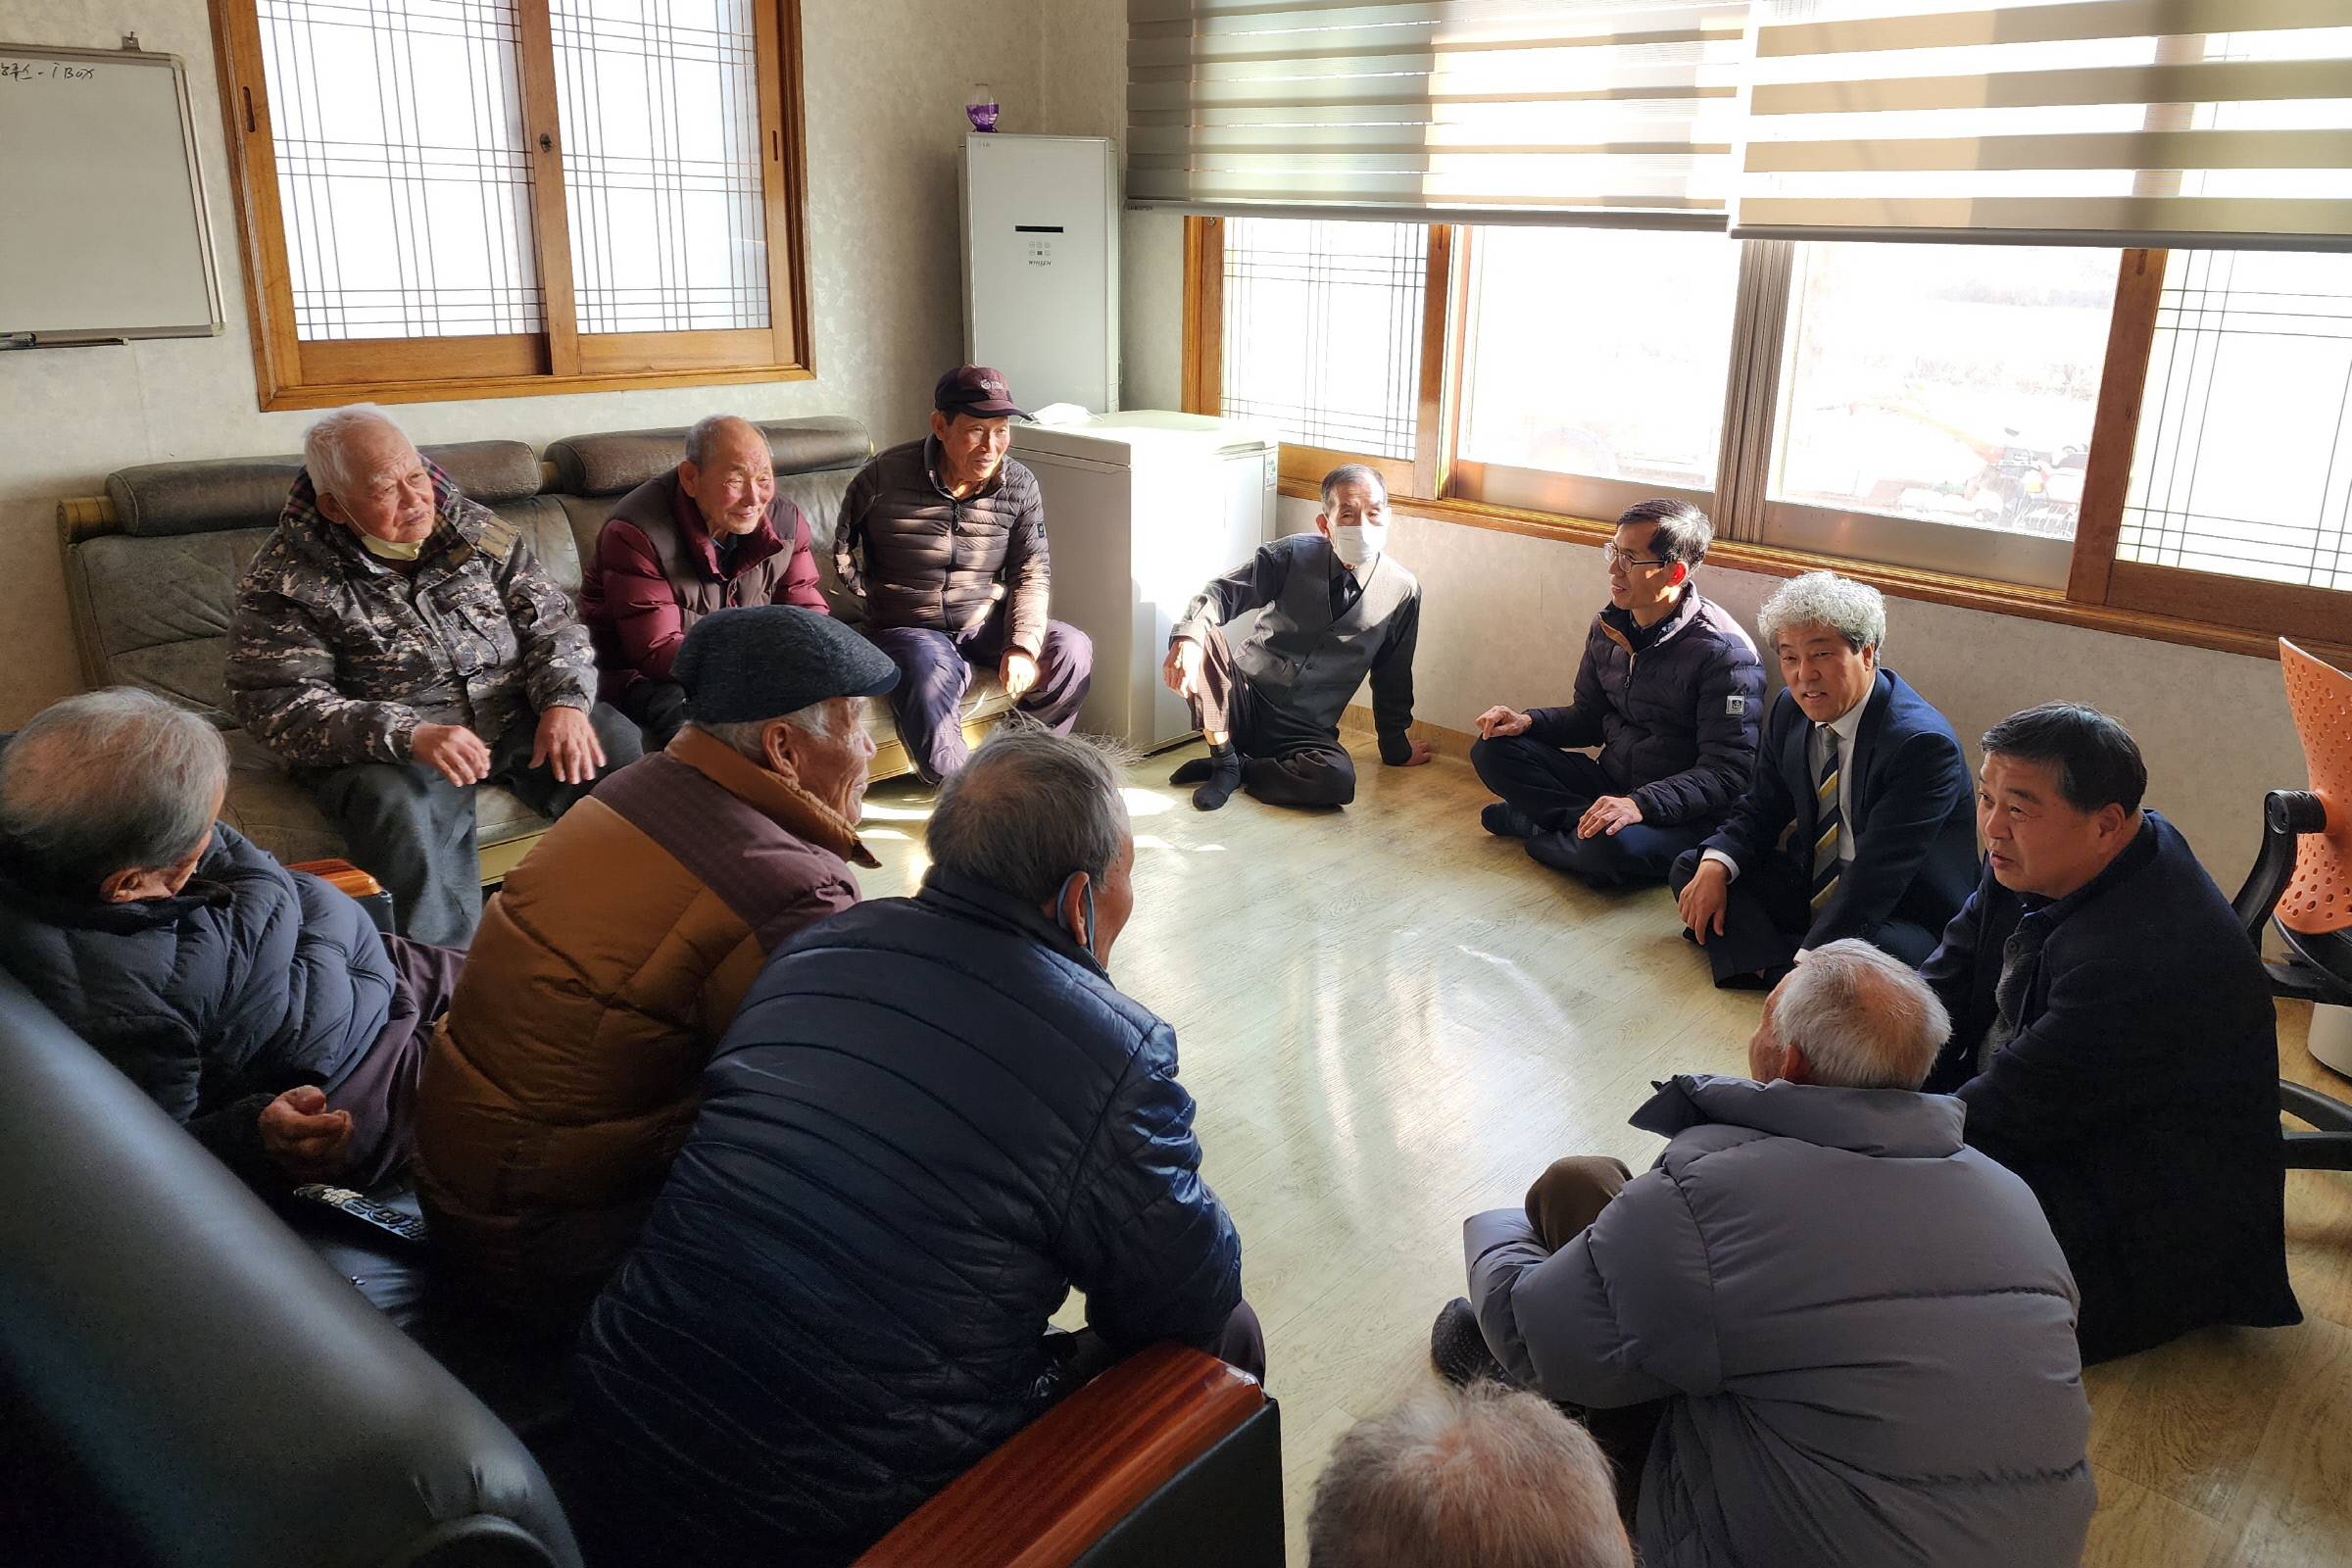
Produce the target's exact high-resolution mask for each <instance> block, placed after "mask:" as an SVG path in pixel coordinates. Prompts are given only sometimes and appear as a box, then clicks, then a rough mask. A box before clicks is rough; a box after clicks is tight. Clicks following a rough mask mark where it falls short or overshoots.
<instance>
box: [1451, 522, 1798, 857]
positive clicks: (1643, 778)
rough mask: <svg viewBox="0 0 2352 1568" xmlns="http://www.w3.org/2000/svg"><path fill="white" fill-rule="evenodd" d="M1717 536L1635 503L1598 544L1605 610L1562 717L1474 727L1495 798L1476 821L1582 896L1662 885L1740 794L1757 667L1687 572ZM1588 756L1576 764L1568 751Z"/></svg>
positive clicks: (1501, 720) (1476, 750) (1522, 716)
mask: <svg viewBox="0 0 2352 1568" xmlns="http://www.w3.org/2000/svg"><path fill="white" fill-rule="evenodd" d="M1714 537H1715V530H1714V528H1713V526H1712V525H1711V524H1709V523H1708V521H1707V515H1706V514H1705V513H1703V512H1701V511H1699V510H1698V509H1697V508H1696V507H1694V506H1691V504H1690V503H1689V502H1686V501H1644V502H1642V504H1641V505H1639V506H1637V507H1635V508H1634V509H1633V510H1632V511H1630V512H1628V513H1626V515H1624V516H1622V517H1620V518H1618V519H1617V537H1616V538H1614V539H1612V540H1610V541H1609V542H1608V544H1606V545H1605V546H1603V547H1602V549H1601V556H1602V559H1603V560H1605V561H1606V562H1607V563H1608V567H1609V605H1608V608H1607V609H1606V610H1603V611H1602V612H1601V613H1599V614H1597V615H1594V616H1593V628H1592V630H1591V631H1590V632H1589V633H1587V634H1586V637H1585V657H1584V662H1583V663H1581V664H1579V665H1578V666H1577V671H1576V695H1575V697H1574V699H1573V700H1572V701H1571V702H1570V703H1569V705H1568V706H1567V707H1566V708H1537V709H1531V710H1529V711H1527V712H1524V713H1519V712H1513V711H1511V710H1510V709H1508V708H1490V709H1488V710H1487V711H1485V712H1483V713H1481V714H1479V715H1478V733H1479V735H1480V736H1481V737H1482V738H1481V739H1480V740H1479V741H1478V742H1476V743H1475V744H1474V745H1472V746H1471V748H1470V765H1471V766H1473V767H1475V768H1477V769H1478V776H1479V779H1480V781H1481V782H1482V783H1484V784H1485V785H1486V786H1487V788H1489V789H1491V790H1493V791H1494V792H1495V794H1497V795H1499V796H1501V797H1502V799H1501V801H1500V802H1498V803H1497V804H1495V805H1494V806H1490V807H1488V808H1487V809H1486V810H1485V812H1484V813H1483V814H1482V815H1481V816H1480V818H1479V820H1480V821H1481V822H1483V823H1484V824H1485V825H1486V829H1487V831H1488V832H1490V833H1493V834H1496V835H1498V836H1500V837H1504V838H1517V839H1525V840H1526V841H1527V853H1528V855H1529V856H1530V857H1531V858H1534V859H1536V860H1538V861H1540V862H1541V863H1543V864H1544V865H1548V866H1551V867H1553V868H1554V869H1557V870H1561V871H1567V872H1571V873H1573V874H1574V875H1576V876H1578V877H1581V878H1582V879H1583V880H1584V881H1585V882H1586V883H1588V884H1589V885H1591V886H1593V887H1598V888H1612V887H1624V886H1627V885H1630V884H1634V883H1642V882H1663V881H1665V880H1666V873H1667V872H1668V871H1669V870H1670V869H1672V867H1673V865H1674V859H1675V857H1676V856H1678V855H1681V854H1682V853H1683V852H1684V851H1686V850H1691V849H1696V848H1697V847H1698V846H1699V844H1700V843H1701V842H1702V841H1704V840H1705V838H1706V837H1707V835H1708V834H1709V833H1712V832H1713V831H1714V830H1715V828H1716V826H1717V824H1718V823H1720V822H1721V820H1722V818H1723V813H1724V812H1725V811H1726V810H1727V809H1729V808H1730V807H1731V804H1732V803H1733V802H1734V801H1736V800H1738V799H1739V798H1740V792H1741V791H1742V790H1744V789H1746V788H1747V785H1748V780H1749V778H1750V777H1751V776H1752V775H1753V774H1754V772H1755V770H1756V726H1757V725H1758V724H1759V723H1760V722H1761V721H1762V720H1763V717H1764V666H1763V664H1762V663H1761V662H1759V661H1758V660H1757V658H1756V645H1755V644H1754V643H1752V642H1750V641H1749V640H1748V636H1747V633H1746V632H1745V631H1743V630H1741V629H1740V623H1739V622H1738V621H1736V620H1734V619H1733V618H1732V616H1731V613H1730V612H1729V611H1727V610H1725V609H1724V608H1723V607H1722V606H1721V605H1718V604H1714V603H1712V602H1711V601H1709V600H1707V599H1706V598H1704V597H1703V596H1701V595H1700V593H1699V591H1698V585H1697V584H1695V583H1693V582H1692V581H1691V571H1692V570H1693V569H1695V568H1696V567H1697V565H1698V564H1699V563H1700V562H1702V561H1704V560H1706V558H1707V546H1708V544H1709V543H1710V542H1712V541H1713V539H1714ZM1586 746H1598V747H1599V748H1600V755H1599V756H1598V757H1597V758H1595V757H1590V756H1588V755H1586V754H1585V753H1584V752H1583V751H1580V750H1577V749H1576V748H1580V747H1586Z"/></svg>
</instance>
